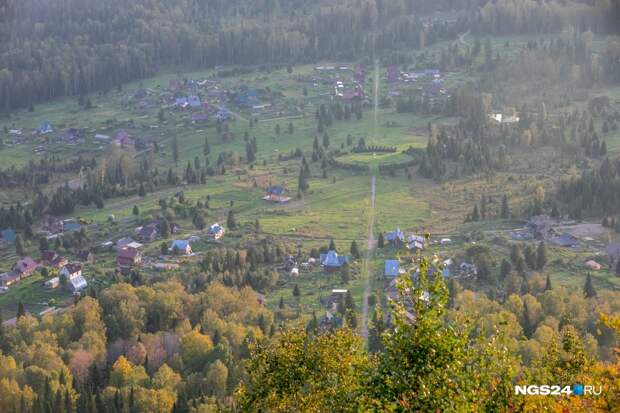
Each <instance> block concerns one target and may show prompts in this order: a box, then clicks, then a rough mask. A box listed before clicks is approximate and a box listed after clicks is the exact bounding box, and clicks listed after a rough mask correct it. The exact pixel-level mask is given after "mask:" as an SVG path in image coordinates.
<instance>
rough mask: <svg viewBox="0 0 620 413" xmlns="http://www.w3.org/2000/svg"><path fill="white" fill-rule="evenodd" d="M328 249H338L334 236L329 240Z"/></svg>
mask: <svg viewBox="0 0 620 413" xmlns="http://www.w3.org/2000/svg"><path fill="white" fill-rule="evenodd" d="M328 250H329V251H336V243H335V242H334V239H333V238H332V239H331V240H330V241H329V247H328Z"/></svg>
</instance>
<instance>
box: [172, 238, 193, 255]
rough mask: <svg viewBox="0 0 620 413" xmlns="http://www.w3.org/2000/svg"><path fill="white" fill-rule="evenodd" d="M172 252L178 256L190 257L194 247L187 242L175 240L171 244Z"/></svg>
mask: <svg viewBox="0 0 620 413" xmlns="http://www.w3.org/2000/svg"><path fill="white" fill-rule="evenodd" d="M170 251H171V252H173V253H176V254H183V255H190V254H191V253H192V246H191V245H190V244H189V241H187V240H184V239H175V240H174V241H172V243H171V244H170Z"/></svg>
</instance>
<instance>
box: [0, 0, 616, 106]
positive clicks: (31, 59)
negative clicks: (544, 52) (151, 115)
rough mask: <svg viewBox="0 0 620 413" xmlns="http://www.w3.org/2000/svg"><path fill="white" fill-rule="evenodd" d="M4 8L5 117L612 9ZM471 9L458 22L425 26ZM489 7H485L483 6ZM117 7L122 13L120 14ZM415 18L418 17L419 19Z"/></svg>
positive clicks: (286, 0) (368, 0)
mask: <svg viewBox="0 0 620 413" xmlns="http://www.w3.org/2000/svg"><path fill="white" fill-rule="evenodd" d="M4 3H5V4H4V5H0V11H2V13H0V17H2V20H0V96H1V97H2V101H1V102H0V109H2V110H3V111H6V110H8V109H11V108H15V107H23V106H30V105H33V104H34V103H36V102H38V101H42V100H45V99H49V98H53V97H60V96H72V95H80V94H85V93H88V92H91V91H106V90H109V89H110V88H112V87H116V86H119V85H120V84H121V83H123V82H126V81H128V80H133V79H139V78H144V77H147V76H150V75H153V74H154V73H156V72H157V70H158V69H159V68H161V67H173V68H176V69H178V70H181V71H183V70H188V69H191V68H195V67H205V66H211V67H212V66H217V65H226V64H246V65H247V64H266V63H267V64H272V63H276V62H300V61H311V60H316V59H357V58H360V57H361V56H369V55H371V54H375V52H376V53H377V54H386V53H389V52H390V51H391V50H394V49H397V48H402V47H406V48H409V49H417V48H420V47H423V46H425V45H429V44H432V43H433V42H435V41H436V40H439V39H447V38H454V36H455V34H456V33H457V32H459V31H465V30H466V28H467V27H469V26H470V25H472V26H473V27H476V28H477V30H480V31H484V32H485V33H488V32H490V33H508V32H517V33H519V32H526V31H534V32H540V31H546V32H550V31H551V32H554V31H559V30H561V29H562V28H563V27H565V26H567V25H574V26H581V27H588V28H590V29H591V30H594V31H608V30H610V29H611V28H613V23H614V22H615V21H617V20H614V16H615V17H616V18H617V16H618V8H619V7H618V3H617V2H607V3H606V2H603V3H604V4H603V5H602V6H598V7H595V6H591V5H590V4H589V3H588V2H578V1H573V2H568V4H564V3H560V2H555V1H550V2H542V3H539V2H535V1H527V2H521V1H515V0H503V1H501V2H497V3H495V2H493V3H491V2H489V3H487V4H484V2H439V4H437V5H435V4H434V3H435V2H430V1H427V0H400V1H389V2H388V1H379V0H348V1H341V2H338V3H337V4H335V3H332V2H327V1H320V2H311V3H309V2H304V1H300V0H264V1H249V0H235V1H222V0H217V1H209V2H201V1H196V0H175V1H161V0H138V1H134V2H130V3H127V2H125V1H123V0H112V1H106V2H100V1H94V0H88V1H86V2H84V1H78V0H53V1H42V0H26V1H16V0H7V1H6V2H4ZM461 3H467V4H469V3H478V5H479V6H483V7H481V8H480V9H471V10H472V11H471V12H464V13H461V14H459V18H458V19H452V20H450V19H436V20H434V19H422V18H421V17H420V14H419V12H417V10H428V11H429V12H430V11H437V10H442V8H443V6H445V7H449V6H452V7H455V6H456V7H460V6H462V4H461ZM483 4H484V5H483ZM118 10H123V13H119V12H118ZM414 13H416V14H414Z"/></svg>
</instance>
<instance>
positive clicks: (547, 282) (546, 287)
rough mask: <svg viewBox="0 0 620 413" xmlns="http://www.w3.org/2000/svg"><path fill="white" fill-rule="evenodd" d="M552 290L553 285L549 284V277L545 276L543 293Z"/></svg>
mask: <svg viewBox="0 0 620 413" xmlns="http://www.w3.org/2000/svg"><path fill="white" fill-rule="evenodd" d="M551 290H553V285H552V284H551V276H550V275H549V274H547V280H546V282H545V291H551Z"/></svg>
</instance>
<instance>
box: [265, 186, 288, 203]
mask: <svg viewBox="0 0 620 413" xmlns="http://www.w3.org/2000/svg"><path fill="white" fill-rule="evenodd" d="M263 199H264V200H265V201H269V202H276V203H285V202H288V201H290V200H291V198H289V197H287V196H286V189H284V187H282V186H280V185H272V186H270V187H269V188H267V195H266V196H264V197H263Z"/></svg>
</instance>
